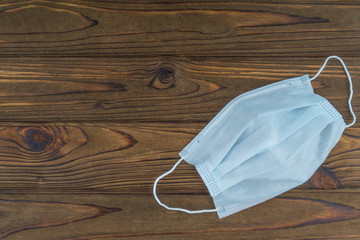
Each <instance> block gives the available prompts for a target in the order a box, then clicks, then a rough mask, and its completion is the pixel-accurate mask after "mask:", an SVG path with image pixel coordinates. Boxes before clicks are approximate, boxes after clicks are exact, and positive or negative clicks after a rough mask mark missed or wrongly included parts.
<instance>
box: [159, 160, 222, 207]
mask: <svg viewBox="0 0 360 240" xmlns="http://www.w3.org/2000/svg"><path fill="white" fill-rule="evenodd" d="M182 160H183V158H181V159H180V160H179V161H177V162H176V163H175V164H174V166H173V167H172V168H171V169H170V170H169V171H167V172H166V173H164V174H162V175H160V176H159V177H158V178H157V179H156V180H155V182H154V187H153V194H154V198H155V200H156V201H157V202H158V204H159V205H160V206H163V207H164V208H166V209H168V210H173V211H181V212H186V213H190V214H193V213H206V212H217V210H218V209H204V210H195V211H191V210H187V209H184V208H173V207H169V206H167V205H165V204H164V203H162V202H161V201H160V200H159V198H158V196H157V194H156V186H157V184H158V182H159V180H160V179H162V178H163V177H165V176H167V175H169V174H170V173H172V172H173V171H174V170H175V168H176V167H177V166H178V165H179V164H180V163H181V161H182Z"/></svg>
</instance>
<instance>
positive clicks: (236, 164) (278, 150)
mask: <svg viewBox="0 0 360 240" xmlns="http://www.w3.org/2000/svg"><path fill="white" fill-rule="evenodd" d="M331 58H335V59H337V60H339V61H340V62H341V64H342V65H343V67H344V70H345V72H346V74H347V77H348V79H349V83H350V97H349V101H348V103H349V108H350V112H351V114H352V116H353V118H354V119H353V121H352V122H351V123H350V124H348V125H346V124H345V122H344V120H343V118H342V116H341V114H340V113H339V112H338V111H337V110H336V109H335V108H334V107H333V106H332V105H331V104H330V103H329V102H328V101H327V100H326V99H325V98H323V97H321V96H319V95H317V94H315V93H314V91H313V88H312V85H311V81H312V80H313V79H315V78H316V77H317V76H318V75H319V74H320V72H321V71H322V70H323V69H324V67H325V66H326V63H327V62H328V60H329V59H331ZM352 95H353V91H352V82H351V77H350V74H349V72H348V70H347V68H346V66H345V64H344V62H343V61H342V60H341V59H340V58H339V57H337V56H331V57H328V58H327V59H326V61H325V63H324V65H323V66H322V67H321V68H320V70H319V72H318V73H317V74H316V75H315V76H314V77H313V78H311V79H310V78H309V76H308V75H305V76H301V77H297V78H292V79H288V80H283V81H280V82H276V83H273V84H270V85H267V86H264V87H261V88H258V89H255V90H252V91H250V92H247V93H244V94H242V95H240V96H238V97H237V98H235V99H233V100H232V101H231V102H230V103H228V104H227V105H226V106H225V107H224V108H223V109H222V110H221V111H220V112H219V113H218V114H217V115H216V116H215V117H214V118H213V119H212V120H211V122H210V123H209V124H208V125H207V126H206V127H205V128H204V129H203V130H202V131H201V132H200V133H199V134H198V135H197V136H196V137H195V138H194V139H193V140H192V141H191V142H190V143H189V144H188V145H187V146H186V147H185V148H184V149H183V150H182V151H181V152H180V154H179V155H180V156H181V159H180V160H179V161H178V162H177V163H176V164H175V165H174V167H173V168H172V169H171V170H170V171H168V172H166V173H164V174H163V175H161V176H160V177H158V178H157V179H156V181H155V183H154V189H153V194H154V197H155V199H156V201H157V202H158V203H159V204H160V205H161V206H163V207H165V208H167V209H169V210H178V211H183V212H187V213H202V212H217V214H218V216H219V218H224V217H227V216H229V215H231V214H234V213H236V212H239V211H241V210H244V209H246V208H249V207H251V206H254V205H256V204H259V203H261V202H264V201H266V200H268V199H270V198H273V197H275V196H277V195H279V194H281V193H283V192H285V191H288V190H290V189H292V188H294V187H297V186H299V185H300V184H302V183H304V182H305V181H307V180H308V179H309V178H310V177H311V176H312V175H313V174H314V172H315V171H316V170H317V168H318V167H319V166H320V165H321V164H322V163H323V162H324V160H325V159H326V157H327V156H328V154H329V152H330V151H331V149H332V148H333V147H334V146H335V145H336V143H337V142H338V141H339V139H340V137H341V135H342V133H343V131H344V129H345V128H346V127H350V126H352V125H353V124H354V123H355V121H356V116H355V114H354V112H353V110H352V107H351V98H352ZM182 160H185V161H186V162H187V163H189V164H192V165H194V166H195V168H196V170H197V171H198V173H199V174H200V176H201V178H202V180H203V181H204V183H205V185H206V186H207V188H208V190H209V193H210V195H211V196H212V198H213V200H214V204H215V207H216V208H215V209H208V210H198V211H190V210H186V209H182V208H171V207H168V206H166V205H165V204H163V203H162V202H161V201H160V200H159V199H158V197H157V195H156V186H157V183H158V181H159V180H160V179H161V178H163V177H164V176H166V175H168V174H169V173H171V172H172V171H174V169H175V168H176V166H177V165H178V164H179V163H180V162H181V161H182Z"/></svg>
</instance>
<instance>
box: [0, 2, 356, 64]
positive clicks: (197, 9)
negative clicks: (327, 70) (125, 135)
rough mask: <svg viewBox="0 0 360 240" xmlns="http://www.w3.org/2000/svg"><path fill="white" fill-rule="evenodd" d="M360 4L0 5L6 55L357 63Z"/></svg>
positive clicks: (0, 34)
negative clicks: (339, 58)
mask: <svg viewBox="0 0 360 240" xmlns="http://www.w3.org/2000/svg"><path fill="white" fill-rule="evenodd" d="M169 3H171V4H169ZM358 4H359V2H358V1H352V2H348V1H344V2H340V1H339V2H336V5H335V4H334V2H333V1H331V0H322V1H316V2H304V1H282V2H281V4H280V2H279V1H264V2H257V3H253V2H251V1H241V2H236V1H235V2H234V1H224V2H222V3H221V4H219V3H217V2H213V1H192V2H176V1H156V2H152V3H151V2H144V1H136V2H132V1H128V2H123V1H121V2H118V1H85V0H83V1H76V0H67V1H49V0H29V1H23V0H12V1H2V3H1V4H0V22H1V23H2V24H1V26H0V50H1V51H0V55H2V56H25V55H26V56H124V57H134V56H141V57H144V56H150V57H154V56H163V55H172V56H178V55H181V56H259V57H265V56H291V57H294V56H323V55H324V54H325V55H328V54H329V53H335V54H342V55H346V56H358V54H359V51H360V48H359V44H358V41H359V36H360V30H359V28H358V24H357V21H356V18H355V17H353V16H358V15H359V13H360V9H359V7H358Z"/></svg>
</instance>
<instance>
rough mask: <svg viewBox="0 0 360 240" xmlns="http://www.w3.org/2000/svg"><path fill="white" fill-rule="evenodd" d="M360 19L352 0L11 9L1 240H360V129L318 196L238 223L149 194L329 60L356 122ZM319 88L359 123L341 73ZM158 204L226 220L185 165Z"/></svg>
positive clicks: (6, 27) (299, 191) (327, 74)
mask: <svg viewBox="0 0 360 240" xmlns="http://www.w3.org/2000/svg"><path fill="white" fill-rule="evenodd" d="M120 2H121V3H120ZM359 16H360V1H348V0H343V1H338V0H321V1H303V0H295V1H294V0H291V1H290V0H276V1H273V0H264V1H250V0H247V1H246V0H245V1H241V2H240V1H238V2H237V1H221V2H219V1H214V0H206V1H173V0H166V1H163V0H159V1H152V2H150V1H143V0H140V1H131V0H125V1H116V0H113V1H100V0H98V1H95V0H64V1H50V0H49V1H47V0H29V1H19V0H6V1H1V2H0V113H1V114H0V129H1V130H0V181H1V184H0V220H1V221H0V238H2V239H9V240H10V239H11V240H15V239H16V240H19V239H20V240H21V239H27V240H29V239H30V240H32V239H34V240H42V239H44V240H45V239H46V240H49V239H50V240H85V239H86V240H87V239H91V240H94V239H100V240H115V239H297V240H300V239H360V121H358V122H357V123H356V124H355V125H354V126H353V127H351V128H348V129H346V130H345V133H344V135H343V137H342V138H341V140H340V142H339V143H338V144H337V146H336V147H335V148H334V149H333V151H332V152H331V153H330V155H329V157H328V158H327V160H326V161H325V163H324V164H323V166H321V167H320V169H319V170H318V171H317V172H316V174H315V175H314V176H313V177H312V178H311V180H310V181H308V182H307V183H306V184H304V185H302V186H300V187H298V188H296V189H294V190H291V191H289V192H287V193H285V194H282V195H281V196H279V197H277V198H275V199H272V200H269V201H267V202H265V203H263V204H260V205H258V206H255V207H252V208H250V209H247V210H245V211H243V212H241V213H238V214H235V215H232V216H230V217H227V218H225V219H222V220H219V219H218V217H217V215H216V214H214V213H210V214H198V215H188V214H185V213H180V212H172V211H166V210H165V209H163V208H162V207H160V206H158V205H157V203H156V202H155V201H154V199H153V197H152V192H151V191H152V183H153V181H154V180H155V178H156V177H157V176H158V175H160V174H161V173H163V172H164V171H166V170H168V169H169V168H170V167H171V166H172V165H173V164H174V163H175V161H176V160H177V159H178V152H179V151H180V150H181V149H182V148H183V147H185V146H186V144H187V143H188V142H189V141H190V140H191V139H192V138H193V137H194V136H196V134H197V133H198V132H199V131H200V130H201V129H202V128H203V127H204V126H205V125H206V123H208V122H209V121H210V120H211V119H212V117H214V116H215V114H216V113H217V112H218V111H219V110H220V109H221V108H222V107H223V106H224V105H225V104H226V103H227V102H229V101H230V100H231V99H232V98H234V97H236V96H237V95H239V94H241V93H243V92H246V91H249V90H252V89H254V88H257V87H260V86H263V85H266V84H269V83H272V82H276V81H280V80H283V79H287V78H291V77H296V76H300V75H303V74H307V73H308V74H309V75H310V76H313V75H314V74H315V73H316V72H317V70H318V69H319V67H320V66H321V65H322V63H323V61H324V60H325V58H326V57H327V56H329V55H333V54H336V55H339V56H341V57H343V59H344V61H345V62H346V64H347V65H348V68H349V71H350V73H351V75H352V77H353V84H354V90H355V93H354V98H353V107H354V110H355V111H356V112H357V113H359V112H360V91H359V89H360V80H359V77H360V67H359V63H360V44H359V38H360V18H359ZM313 85H314V88H315V89H316V92H317V93H319V94H320V95H322V96H324V97H326V98H327V99H329V101H330V102H331V103H332V104H333V105H334V106H335V107H336V108H337V109H338V110H339V111H340V112H341V114H343V116H344V119H345V120H346V121H347V122H350V121H351V115H350V113H349V111H348V107H347V98H348V94H349V91H348V86H349V85H348V82H347V79H346V76H345V74H344V72H343V70H342V68H341V66H340V64H339V63H338V62H336V61H334V60H332V61H330V62H329V65H328V67H326V69H325V71H324V72H323V74H322V75H321V76H320V77H318V78H317V79H316V80H315V81H314V82H313ZM358 116H359V114H358ZM158 191H159V193H160V198H161V199H162V200H163V201H164V202H166V203H168V204H169V205H172V206H178V207H184V208H190V209H203V208H212V207H213V205H212V200H211V198H210V197H209V196H208V194H207V190H206V188H205V186H204V185H203V183H202V181H201V179H200V177H199V176H198V175H197V173H196V171H195V170H194V169H193V167H192V166H190V165H188V164H181V165H180V166H179V168H178V170H177V171H176V172H174V173H173V174H172V175H171V176H168V177H166V178H165V179H164V180H163V181H162V182H160V186H159V189H158Z"/></svg>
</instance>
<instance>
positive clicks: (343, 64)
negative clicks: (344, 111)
mask: <svg viewBox="0 0 360 240" xmlns="http://www.w3.org/2000/svg"><path fill="white" fill-rule="evenodd" d="M332 58H336V59H337V60H339V62H340V63H341V65H342V66H343V68H344V70H345V73H346V75H347V77H348V80H349V85H350V94H349V100H348V105H349V110H350V112H351V115H352V116H353V121H352V122H351V123H350V124H348V125H345V127H346V128H348V127H351V126H352V125H354V124H355V122H356V115H355V113H354V110H353V108H352V105H351V99H352V97H353V85H352V80H351V76H350V73H349V71H348V69H347V67H346V65H345V63H344V61H343V60H342V59H341V58H340V57H338V56H330V57H328V58H327V59H326V60H325V62H324V64H323V65H322V66H321V68H320V69H319V71H318V72H317V73H316V75H315V76H313V77H312V78H310V81H312V80H314V79H315V78H317V77H318V76H319V75H320V73H321V72H322V70H324V68H325V66H326V64H327V62H328V61H329V60H330V59H332Z"/></svg>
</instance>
